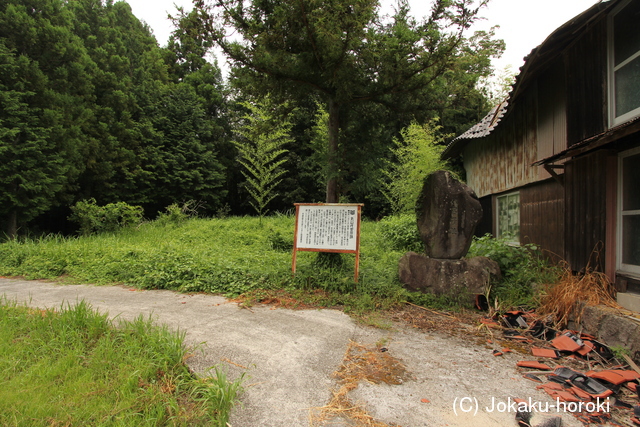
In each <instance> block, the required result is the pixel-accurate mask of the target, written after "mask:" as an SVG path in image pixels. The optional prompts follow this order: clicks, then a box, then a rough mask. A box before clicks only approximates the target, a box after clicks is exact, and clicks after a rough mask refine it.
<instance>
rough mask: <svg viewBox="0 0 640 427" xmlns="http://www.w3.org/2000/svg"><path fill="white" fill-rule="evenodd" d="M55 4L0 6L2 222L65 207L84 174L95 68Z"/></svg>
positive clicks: (13, 226) (12, 227)
mask: <svg viewBox="0 0 640 427" xmlns="http://www.w3.org/2000/svg"><path fill="white" fill-rule="evenodd" d="M71 27H72V15H70V14H69V13H66V11H65V10H64V8H63V5H62V3H61V2H60V1H57V0H32V1H30V2H28V3H27V2H25V1H15V0H10V1H8V2H7V1H4V2H1V3H0V157H1V158H2V162H0V221H2V222H4V224H5V232H6V234H7V235H8V236H9V237H14V236H15V235H16V232H17V229H18V226H19V225H20V224H24V223H26V222H28V221H29V220H31V219H33V218H34V217H36V216H37V215H39V214H41V213H43V212H46V211H47V210H49V209H50V208H51V207H52V206H54V205H55V204H57V203H61V201H62V199H63V198H64V196H65V194H69V191H70V186H71V185H72V183H73V182H74V180H75V178H76V177H77V175H78V174H79V171H80V169H81V166H80V164H79V163H80V162H79V160H78V156H79V151H80V149H81V147H82V144H83V138H82V131H81V129H82V126H83V124H84V123H85V122H86V119H87V115H88V114H87V110H86V106H87V105H86V101H87V99H89V98H90V94H91V92H92V90H93V86H92V84H91V80H90V77H89V76H90V75H91V74H92V71H93V69H94V68H93V63H92V62H91V60H90V59H89V57H88V56H87V52H86V50H85V48H84V46H83V44H82V40H81V39H80V38H79V37H78V36H76V35H75V34H73V32H72V31H71Z"/></svg>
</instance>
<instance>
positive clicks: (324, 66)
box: [194, 0, 488, 202]
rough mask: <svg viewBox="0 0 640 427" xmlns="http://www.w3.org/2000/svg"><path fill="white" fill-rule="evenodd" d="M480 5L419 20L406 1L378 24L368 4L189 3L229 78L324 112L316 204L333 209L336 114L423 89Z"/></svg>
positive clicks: (446, 64)
mask: <svg viewBox="0 0 640 427" xmlns="http://www.w3.org/2000/svg"><path fill="white" fill-rule="evenodd" d="M487 1H488V0H480V1H478V2H475V1H473V0H435V1H434V2H433V6H432V10H431V14H430V15H429V16H428V17H426V18H425V19H424V20H423V21H421V22H418V21H416V20H415V19H413V18H412V17H410V16H409V7H408V4H407V2H406V0H402V1H400V2H399V3H398V7H397V10H396V13H395V15H394V16H393V17H392V18H391V19H384V18H382V17H380V16H379V8H380V6H379V2H378V1H377V0H252V1H244V0H214V2H213V4H211V5H208V4H207V3H206V2H205V0H195V1H194V5H195V9H196V10H197V11H198V13H199V14H200V17H201V19H203V20H204V21H205V22H206V23H207V26H206V30H207V32H208V34H209V37H211V38H212V40H214V41H215V42H216V43H217V44H218V45H219V46H220V47H221V48H222V50H223V51H224V52H225V54H226V55H227V56H228V57H229V58H230V59H231V60H232V61H233V62H234V63H235V69H234V73H235V77H236V78H238V79H240V80H242V79H244V80H245V81H250V84H251V85H253V86H254V87H255V86H261V87H263V88H264V91H265V92H268V91H273V90H284V91H287V92H289V93H296V92H297V94H298V95H301V94H304V95H308V94H309V93H316V94H318V95H319V96H320V97H321V99H322V100H323V102H324V103H325V104H326V108H327V110H328V113H329V124H328V141H327V163H328V169H327V170H328V172H327V177H326V182H327V186H326V201H327V202H337V201H338V200H339V196H340V194H339V175H340V168H341V163H342V159H341V158H340V153H341V150H340V131H341V129H343V128H344V127H346V122H345V120H347V119H346V117H348V116H347V115H346V114H344V112H345V111H346V110H348V109H349V108H350V107H351V106H353V105H355V104H361V103H370V102H374V103H379V104H382V105H384V106H386V107H388V108H393V107H394V103H396V102H402V103H404V102H406V101H405V98H407V97H410V96H412V95H414V94H415V93H417V92H420V91H423V90H424V89H425V88H428V87H429V86H430V85H433V84H434V82H436V80H438V78H439V77H440V76H442V75H443V74H444V73H445V72H447V71H448V70H450V69H451V68H453V67H454V65H456V64H457V63H458V62H459V57H460V56H463V55H465V53H466V52H465V49H463V47H464V46H465V43H464V42H465V37H464V35H463V33H464V31H465V30H467V29H468V28H469V27H470V25H471V24H472V23H473V22H474V20H475V19H476V16H477V13H478V10H479V8H480V7H482V6H484V5H485V4H486V2H487ZM238 36H240V37H241V40H239V37H238ZM352 117H353V116H352ZM341 119H342V121H341ZM342 152H345V150H342Z"/></svg>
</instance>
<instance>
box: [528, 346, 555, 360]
mask: <svg viewBox="0 0 640 427" xmlns="http://www.w3.org/2000/svg"><path fill="white" fill-rule="evenodd" d="M531 354H533V355H534V356H535V357H550V358H552V359H557V358H558V357H560V356H558V352H557V351H556V350H553V349H550V348H540V347H531Z"/></svg>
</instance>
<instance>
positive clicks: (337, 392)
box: [309, 341, 408, 427]
mask: <svg viewBox="0 0 640 427" xmlns="http://www.w3.org/2000/svg"><path fill="white" fill-rule="evenodd" d="M333 375H334V377H336V378H337V379H338V384H337V386H336V387H335V389H334V390H332V397H331V401H330V402H329V403H328V404H327V405H325V406H322V407H320V408H312V409H311V411H310V412H309V422H310V425H312V426H318V425H322V423H323V422H324V421H327V420H329V419H332V418H335V417H341V418H342V419H343V420H345V421H348V422H349V423H352V425H354V426H363V427H364V426H367V427H369V426H371V427H391V426H389V424H386V423H384V422H381V421H377V420H375V419H374V418H373V417H372V416H371V415H369V414H368V413H367V410H366V408H364V406H363V405H361V404H357V403H354V402H352V401H351V399H350V398H349V392H350V391H352V390H355V389H356V388H358V384H359V383H360V381H368V382H371V383H374V384H380V383H386V384H402V383H403V382H404V381H405V380H406V379H407V378H408V373H407V370H406V368H405V366H404V365H403V364H402V363H400V361H398V360H397V359H395V358H394V357H393V356H391V355H390V354H389V353H388V352H387V351H383V349H382V348H373V349H371V348H367V347H365V346H363V345H361V344H358V343H356V342H353V341H351V342H350V343H349V346H348V347H347V351H346V352H345V356H344V360H343V362H342V365H341V366H340V368H339V369H338V370H337V371H336V372H334V374H333Z"/></svg>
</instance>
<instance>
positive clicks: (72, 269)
mask: <svg viewBox="0 0 640 427" xmlns="http://www.w3.org/2000/svg"><path fill="white" fill-rule="evenodd" d="M170 218H174V219H170ZM263 221H264V224H263V226H260V219H259V218H255V217H230V218H212V219H203V218H195V217H189V216H188V215H187V214H185V213H184V212H182V210H180V209H178V206H174V207H170V208H169V209H168V212H167V214H163V215H161V216H160V218H159V219H158V220H156V221H152V222H146V223H142V224H140V225H139V226H137V227H135V228H122V229H120V230H119V231H118V232H115V233H104V234H94V235H89V236H83V237H62V236H58V235H50V236H46V237H42V238H39V239H35V240H30V239H22V240H14V241H8V242H6V243H4V244H2V245H0V275H3V276H25V277H26V278H28V279H56V278H60V277H64V280H67V281H72V282H84V283H98V284H106V283H125V284H128V285H131V286H135V287H138V288H142V289H171V290H177V291H180V292H209V293H218V294H223V295H226V296H229V297H237V296H238V295H241V294H242V295H244V298H245V303H246V304H253V303H258V302H261V301H263V300H271V301H273V300H275V299H281V300H283V301H289V300H295V301H297V304H309V305H315V306H337V305H340V306H343V307H344V309H345V310H346V311H349V312H354V313H366V312H369V311H371V310H375V309H379V308H390V307H392V306H393V305H394V304H398V303H401V302H405V301H407V302H411V303H414V304H418V305H424V306H429V307H434V308H438V309H457V308H460V307H461V306H462V307H465V306H468V303H469V301H470V298H469V295H454V296H436V295H431V294H422V293H418V292H409V291H407V290H406V289H404V288H403V287H402V285H401V284H400V283H399V281H398V278H397V269H398V260H399V259H400V257H401V256H402V255H403V254H404V253H405V252H407V251H410V250H412V251H416V252H418V253H420V252H422V251H423V248H422V242H421V241H420V238H419V235H418V231H417V227H416V224H415V219H414V218H413V217H412V216H411V215H400V216H393V217H388V218H385V219H384V220H381V221H379V222H373V221H368V220H364V221H363V223H362V233H361V258H360V278H359V282H358V283H357V284H356V283H355V282H354V278H353V268H354V258H353V257H354V256H353V255H344V254H343V255H341V256H338V258H339V259H337V260H336V259H334V258H335V254H326V253H323V254H321V255H318V254H316V253H310V252H299V253H298V262H297V274H296V276H295V277H292V274H291V250H292V238H293V237H292V234H293V227H294V218H293V216H289V215H275V216H271V217H265V218H264V219H263ZM168 225H169V226H168ZM477 255H483V256H487V257H489V258H491V259H493V260H494V261H496V262H497V263H498V264H499V265H500V268H501V271H502V275H503V277H502V280H501V281H500V282H498V283H492V284H491V288H490V295H489V301H490V302H491V305H492V306H494V305H495V304H496V300H497V303H498V305H499V306H501V307H503V308H508V307H512V306H514V307H515V306H530V307H532V306H535V305H536V304H537V303H538V300H537V299H536V295H537V294H538V291H539V290H541V289H542V285H546V284H548V283H555V282H556V281H557V277H558V270H557V269H554V268H553V267H551V266H550V265H549V264H548V263H547V262H546V261H545V259H544V258H543V257H542V256H541V254H540V253H539V251H538V249H537V248H536V247H535V246H533V245H525V246H513V245H510V244H509V243H507V242H505V241H502V240H497V239H493V238H491V237H490V236H484V237H482V238H479V239H474V242H473V243H472V246H471V250H470V252H469V255H468V256H477ZM336 261H339V262H336ZM289 303H290V302H287V303H286V304H289ZM291 304H296V303H291Z"/></svg>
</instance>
